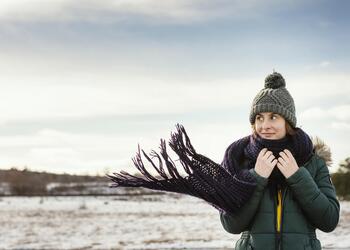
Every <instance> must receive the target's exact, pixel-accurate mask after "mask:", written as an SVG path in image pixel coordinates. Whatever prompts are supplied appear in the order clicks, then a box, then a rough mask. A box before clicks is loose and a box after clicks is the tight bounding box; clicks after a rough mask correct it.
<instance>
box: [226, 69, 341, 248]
mask: <svg viewBox="0 0 350 250" xmlns="http://www.w3.org/2000/svg"><path fill="white" fill-rule="evenodd" d="M250 122H251V124H252V128H253V135H252V136H251V141H250V143H249V144H248V147H247V148H248V150H246V151H245V154H244V159H243V161H242V163H241V166H242V168H245V167H249V166H251V164H252V163H254V168H252V169H250V172H251V173H252V174H253V175H254V176H255V177H256V179H257V187H256V189H255V191H254V193H253V195H252V196H251V198H250V199H249V201H248V202H247V203H246V204H245V205H244V206H243V207H242V208H241V209H240V210H239V211H238V212H236V213H235V214H229V213H226V212H223V211H221V212H220V218H221V223H222V225H223V227H224V229H225V230H226V231H228V232H229V233H233V234H239V233H242V232H243V233H242V235H241V238H240V239H239V240H238V241H237V242H236V246H235V249H264V250H268V249H284V250H289V249H291V250H298V249H321V245H320V242H319V240H318V239H317V238H316V234H315V229H316V228H318V229H320V230H322V231H324V232H330V231H332V230H334V229H335V227H336V226H337V224H338V220H339V202H338V200H337V198H336V194H335V189H334V186H333V185H332V182H331V179H330V175H329V171H328V167H327V164H329V163H330V158H329V156H330V152H329V151H328V152H327V148H326V146H325V145H322V143H321V142H320V141H318V142H315V143H311V141H310V139H309V137H308V136H307V134H306V133H305V132H303V131H302V130H301V129H300V128H297V127H296V117H295V108H294V101H293V98H292V97H291V95H290V94H289V92H288V91H287V89H286V88H285V81H284V79H283V77H282V76H281V75H280V74H279V73H276V72H274V73H273V74H271V75H269V76H268V77H267V78H266V80H265V88H264V89H263V90H261V91H260V92H259V93H258V94H257V96H256V97H255V99H254V101H253V104H252V107H251V112H250ZM325 156H326V157H325Z"/></svg>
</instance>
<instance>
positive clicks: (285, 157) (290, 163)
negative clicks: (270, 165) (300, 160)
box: [277, 149, 299, 179]
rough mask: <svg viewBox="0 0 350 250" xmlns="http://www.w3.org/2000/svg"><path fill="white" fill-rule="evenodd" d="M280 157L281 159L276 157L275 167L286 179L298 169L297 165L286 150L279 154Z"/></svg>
mask: <svg viewBox="0 0 350 250" xmlns="http://www.w3.org/2000/svg"><path fill="white" fill-rule="evenodd" d="M280 156H281V157H278V162H277V167H278V168H279V170H280V171H281V173H282V174H283V175H284V177H286V179H288V178H289V177H290V176H292V175H293V174H294V173H295V172H296V171H297V170H298V169H299V167H298V164H297V162H296V160H295V159H294V156H293V155H292V153H291V152H290V151H289V150H288V149H285V150H283V151H282V152H280Z"/></svg>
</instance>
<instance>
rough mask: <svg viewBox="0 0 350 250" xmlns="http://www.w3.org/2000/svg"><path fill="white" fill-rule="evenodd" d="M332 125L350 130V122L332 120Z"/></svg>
mask: <svg viewBox="0 0 350 250" xmlns="http://www.w3.org/2000/svg"><path fill="white" fill-rule="evenodd" d="M331 127H332V128H334V129H339V130H350V123H349V122H332V123H331Z"/></svg>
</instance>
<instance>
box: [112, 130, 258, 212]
mask: <svg viewBox="0 0 350 250" xmlns="http://www.w3.org/2000/svg"><path fill="white" fill-rule="evenodd" d="M176 129H177V132H175V133H171V139H170V141H169V146H170V147H171V149H172V150H173V151H174V152H175V153H176V154H177V155H178V156H179V161H180V163H181V165H182V168H183V169H184V171H185V173H186V174H187V175H186V176H182V175H181V174H180V173H179V172H178V170H177V167H176V165H175V162H174V161H173V160H172V159H171V158H170V157H169V155H168V153H167V149H166V142H165V140H163V139H161V143H160V155H159V154H158V153H157V152H155V151H154V150H152V151H151V153H150V155H149V156H148V155H147V154H146V153H145V152H144V150H141V149H140V146H139V145H138V151H137V153H136V156H135V157H134V158H133V159H132V160H133V163H134V165H135V167H136V168H137V169H138V170H139V172H140V173H141V177H139V176H136V175H132V174H129V173H127V172H125V171H121V172H120V173H113V175H107V176H108V177H109V178H110V180H111V181H112V182H113V184H112V185H111V187H144V188H148V189H153V190H160V191H168V192H175V193H182V194H187V195H191V196H194V197H197V198H200V199H203V200H205V201H206V202H208V203H209V204H211V205H212V206H213V207H215V208H216V209H218V210H219V211H221V212H226V213H236V212H237V210H238V209H240V208H241V207H242V206H243V205H244V204H245V203H246V201H247V200H248V199H249V198H250V196H251V194H252V192H253V191H254V189H255V186H256V182H255V180H254V179H252V176H251V175H250V174H249V173H247V171H240V172H238V173H235V172H229V171H228V170H227V169H225V168H224V167H222V166H221V165H220V164H217V163H215V162H214V161H212V160H211V159H209V158H207V157H205V156H203V155H201V154H198V153H196V151H195V149H194V148H193V146H192V144H191V141H190V139H189V137H188V135H187V133H186V131H185V128H184V127H183V126H182V125H179V124H177V125H176ZM141 152H142V155H143V156H144V157H145V159H146V160H147V161H148V162H149V163H150V164H151V165H152V167H153V168H154V169H155V171H156V172H157V174H158V175H159V176H154V175H152V174H151V173H150V172H149V171H147V169H146V167H145V165H144V163H143V161H142V157H141ZM155 158H156V161H157V164H156V163H155V162H154V160H152V159H155ZM165 169H166V171H165Z"/></svg>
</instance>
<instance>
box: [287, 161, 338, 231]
mask: <svg viewBox="0 0 350 250" xmlns="http://www.w3.org/2000/svg"><path fill="white" fill-rule="evenodd" d="M313 164H316V166H315V167H316V168H317V170H316V175H315V178H312V176H311V174H310V173H309V171H308V170H307V169H306V168H305V167H300V168H299V169H298V171H297V172H295V173H294V174H293V175H292V176H290V177H289V178H288V179H287V183H288V184H289V186H290V188H291V190H292V192H293V195H294V196H295V198H296V200H297V201H298V203H299V204H300V206H301V209H302V210H303V211H304V213H305V215H306V216H307V218H308V220H309V221H310V222H311V224H313V225H314V226H315V227H317V228H318V229H320V230H322V231H324V232H331V231H333V230H334V229H335V228H336V226H337V224H338V221H339V210H340V206H339V201H338V200H337V197H336V193H335V188H334V186H333V184H332V181H331V178H330V174H329V170H328V167H327V165H326V163H325V162H324V161H323V160H322V159H321V158H318V157H316V159H315V160H314V162H313Z"/></svg>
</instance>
